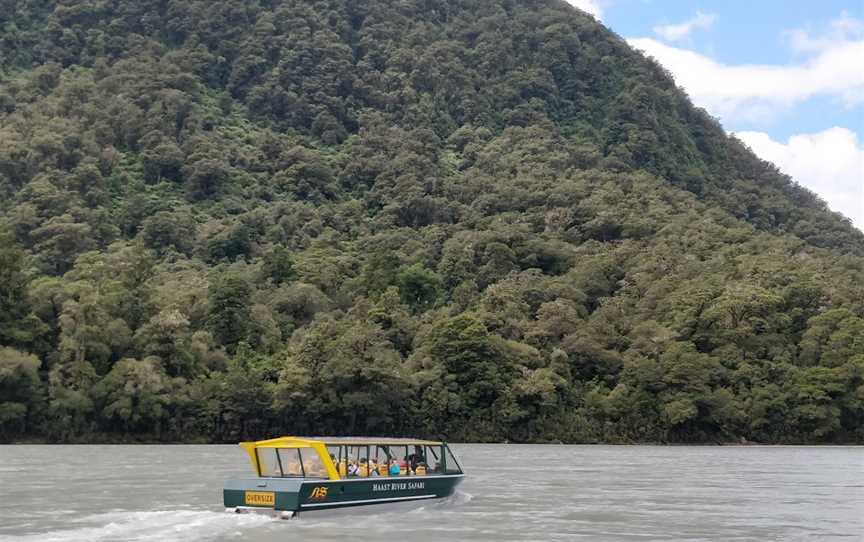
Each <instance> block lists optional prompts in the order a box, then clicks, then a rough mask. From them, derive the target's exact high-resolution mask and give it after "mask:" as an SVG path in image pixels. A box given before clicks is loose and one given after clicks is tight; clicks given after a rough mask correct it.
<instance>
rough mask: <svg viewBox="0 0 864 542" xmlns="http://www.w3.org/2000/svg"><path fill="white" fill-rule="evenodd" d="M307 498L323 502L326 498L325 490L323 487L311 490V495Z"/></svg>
mask: <svg viewBox="0 0 864 542" xmlns="http://www.w3.org/2000/svg"><path fill="white" fill-rule="evenodd" d="M309 498H310V499H313V500H318V501H321V500H324V499H326V498H327V488H326V487H325V486H318V487H314V488H312V493H310V494H309Z"/></svg>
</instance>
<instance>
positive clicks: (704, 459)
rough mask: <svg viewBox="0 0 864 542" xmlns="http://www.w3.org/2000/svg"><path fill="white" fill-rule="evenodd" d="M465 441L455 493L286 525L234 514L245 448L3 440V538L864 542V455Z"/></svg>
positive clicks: (837, 450) (856, 451) (848, 450)
mask: <svg viewBox="0 0 864 542" xmlns="http://www.w3.org/2000/svg"><path fill="white" fill-rule="evenodd" d="M453 448H454V450H455V451H456V453H457V456H458V457H459V458H460V460H461V462H462V464H463V467H464V468H465V470H466V472H467V473H468V476H467V478H466V480H465V482H464V483H463V484H462V485H461V486H460V489H459V491H458V493H457V494H456V495H455V496H454V497H452V498H450V499H447V500H444V501H438V502H434V503H428V502H427V503H423V505H422V506H415V507H414V508H411V509H408V510H402V509H400V510H393V509H381V508H379V507H364V508H362V509H355V513H354V514H352V515H341V516H335V517H334V516H330V515H326V514H324V513H323V512H321V513H319V515H317V516H305V517H301V518H300V519H298V520H290V521H286V520H278V519H272V518H269V517H265V516H257V515H248V514H242V515H235V514H228V513H225V512H224V509H223V508H222V505H221V498H222V496H221V487H222V485H221V484H222V481H223V479H225V478H226V477H229V476H232V475H247V474H248V473H249V467H248V465H247V460H246V457H245V454H244V453H243V452H242V450H241V449H240V448H239V447H237V446H142V445H139V446H0V540H2V541H7V540H8V541H12V540H15V541H18V540H21V541H34V542H35V541H39V542H51V541H108V540H111V541H114V540H117V541H120V540H124V541H125V540H140V541H149V540H153V541H173V540H177V541H183V542H193V541H198V540H255V541H271V540H272V541H276V540H279V541H291V540H303V541H317V540H332V541H339V542H348V541H353V540H358V541H360V540H362V541H367V540H368V541H375V542H378V541H381V542H384V541H391V540H392V541H401V540H406V541H412V542H427V541H442V540H460V541H508V540H600V541H606V540H692V541H696V540H712V541H713V540H723V541H751V540H752V541H768V540H783V541H786V540H792V541H795V540H808V541H815V540H849V541H858V540H864V448H853V447H654V446H535V445H468V444H463V445H454V446H453ZM357 510H362V512H361V513H356V511H357Z"/></svg>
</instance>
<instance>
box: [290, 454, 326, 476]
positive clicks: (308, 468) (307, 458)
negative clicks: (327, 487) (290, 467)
mask: <svg viewBox="0 0 864 542" xmlns="http://www.w3.org/2000/svg"><path fill="white" fill-rule="evenodd" d="M297 452H298V453H299V454H300V463H301V465H303V473H304V474H305V475H306V477H308V478H326V477H327V469H325V468H324V463H323V462H322V461H321V457H320V456H319V455H318V452H317V451H316V450H314V449H313V448H303V449H300V448H298V449H297Z"/></svg>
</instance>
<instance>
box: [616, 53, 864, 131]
mask: <svg viewBox="0 0 864 542" xmlns="http://www.w3.org/2000/svg"><path fill="white" fill-rule="evenodd" d="M627 41H628V42H629V43H630V45H632V46H633V47H635V48H636V49H641V50H642V51H644V52H646V53H647V54H648V55H650V56H653V57H654V58H655V59H657V60H658V61H659V62H660V63H661V64H662V65H663V66H665V67H666V68H667V69H668V70H669V71H671V72H672V74H673V75H674V76H675V79H676V81H677V82H678V84H679V85H680V86H682V87H683V88H684V90H686V91H687V93H688V94H689V95H690V97H691V98H692V99H693V101H694V102H695V103H696V104H697V105H700V106H702V107H704V108H706V109H707V110H708V111H709V112H710V113H711V114H712V115H715V116H718V117H721V118H723V119H724V120H730V119H731V120H736V119H737V120H750V121H759V120H766V119H769V118H771V117H772V116H773V115H775V114H777V113H778V112H779V111H782V110H783V109H785V108H788V107H790V106H792V105H794V104H796V103H798V102H801V101H804V100H806V99H808V98H811V97H814V96H833V97H837V98H839V99H841V100H842V101H843V102H844V103H845V104H846V105H847V106H850V107H851V106H854V105H857V104H859V103H861V102H864V69H862V62H864V61H862V59H864V40H858V41H842V42H837V43H835V44H834V45H833V46H831V47H827V48H825V49H823V50H820V51H819V52H818V53H817V54H815V56H813V57H812V58H810V59H809V60H807V61H805V62H802V63H799V64H792V65H772V64H738V65H730V64H723V63H720V62H716V61H715V60H712V59H711V58H708V57H707V56H704V55H702V54H699V53H696V52H694V51H689V50H687V49H682V48H677V47H672V46H670V45H666V44H663V43H660V42H659V41H657V40H654V39H651V38H636V39H629V40H627Z"/></svg>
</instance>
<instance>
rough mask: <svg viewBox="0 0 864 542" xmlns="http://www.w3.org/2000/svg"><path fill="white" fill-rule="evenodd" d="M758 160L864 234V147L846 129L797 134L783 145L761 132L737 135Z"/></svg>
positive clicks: (853, 134) (738, 133)
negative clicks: (805, 190) (781, 173)
mask: <svg viewBox="0 0 864 542" xmlns="http://www.w3.org/2000/svg"><path fill="white" fill-rule="evenodd" d="M735 135H736V136H737V137H738V138H739V139H740V140H741V141H743V142H744V143H746V144H747V145H748V146H749V147H750V148H751V149H753V152H755V153H756V154H757V155H758V156H759V157H760V158H762V159H764V160H768V161H769V162H773V163H774V164H775V165H776V166H777V167H779V168H780V170H781V171H783V172H784V173H786V174H787V175H789V176H791V177H792V178H793V179H794V180H795V181H797V182H798V183H799V184H801V185H802V186H805V187H807V188H809V189H810V190H812V191H813V192H816V193H817V194H819V195H820V196H821V197H822V199H824V200H825V201H826V202H827V203H828V206H829V207H830V208H831V209H832V210H834V211H839V212H841V213H843V214H844V215H846V216H847V217H849V218H851V219H852V223H853V224H855V226H856V227H857V228H858V229H860V230H861V231H864V147H862V142H860V141H858V136H857V135H856V134H855V133H854V132H852V131H851V130H848V129H846V128H839V127H834V128H829V129H827V130H824V131H822V132H816V133H813V134H798V135H795V136H792V137H790V138H789V140H788V141H787V142H786V143H781V142H779V141H774V140H773V139H771V137H770V136H769V135H768V134H766V133H764V132H737V133H735Z"/></svg>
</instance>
